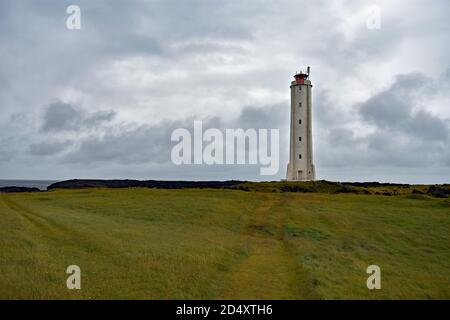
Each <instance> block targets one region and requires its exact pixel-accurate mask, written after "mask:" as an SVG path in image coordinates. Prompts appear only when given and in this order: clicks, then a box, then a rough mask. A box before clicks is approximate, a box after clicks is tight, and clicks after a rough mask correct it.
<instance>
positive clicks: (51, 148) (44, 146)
mask: <svg viewBox="0 0 450 320" xmlns="http://www.w3.org/2000/svg"><path fill="white" fill-rule="evenodd" d="M69 145H70V142H68V141H63V142H58V141H53V142H50V141H44V142H40V143H33V144H31V145H30V153H31V154H32V155H35V156H48V155H54V154H57V153H59V152H62V151H64V150H65V149H67V147H68V146H69Z"/></svg>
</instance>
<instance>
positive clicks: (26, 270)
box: [0, 184, 450, 299]
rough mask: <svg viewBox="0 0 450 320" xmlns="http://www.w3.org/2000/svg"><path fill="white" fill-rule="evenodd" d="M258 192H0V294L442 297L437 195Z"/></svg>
mask: <svg viewBox="0 0 450 320" xmlns="http://www.w3.org/2000/svg"><path fill="white" fill-rule="evenodd" d="M261 188H263V189H265V190H263V191H264V192H257V191H251V192H243V191H235V190H208V189H202V190H200V189H185V190H158V189H82V190H57V191H52V192H45V193H20V194H19V193H18V194H0V230H1V231H0V299H25V298H26V299H108V298H117V299H231V298H237V299H240V298H251V299H346V298H350V299H422V298H423V299H439V298H441V299H449V298H450V289H449V288H450V286H449V284H450V232H449V231H450V200H449V199H439V198H433V197H429V196H427V195H411V194H405V195H398V196H391V197H386V196H381V195H357V194H329V193H314V192H313V193H291V192H285V193H282V192H281V193H280V192H267V191H270V190H266V189H267V188H269V189H270V188H272V186H271V185H270V184H267V185H265V186H264V185H262V186H261ZM71 264H76V265H79V266H80V268H81V272H82V275H81V279H82V280H81V281H82V284H81V286H82V289H81V290H68V289H67V288H66V278H67V274H66V273H65V270H66V268H67V266H69V265H71ZM371 264H376V265H379V266H380V268H381V272H382V275H381V277H382V278H381V279H382V280H381V283H382V289H381V290H368V289H367V287H366V279H367V277H368V275H367V274H366V268H367V266H369V265H371Z"/></svg>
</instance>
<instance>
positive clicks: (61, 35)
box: [0, 0, 450, 183]
mask: <svg viewBox="0 0 450 320" xmlns="http://www.w3.org/2000/svg"><path fill="white" fill-rule="evenodd" d="M70 4H77V5H79V6H80V8H81V29H80V30H68V29H67V28H66V19H67V17H68V16H69V15H68V14H67V13H66V8H67V6H68V5H70ZM373 5H375V6H378V8H380V10H381V25H380V29H370V28H367V19H368V18H369V17H370V16H371V14H373V10H371V8H370V6H373ZM449 34H450V2H449V1H448V0H442V1H439V0H435V1H414V0H412V1H411V0H407V1H406V0H404V1H375V0H373V1H330V0H323V1H320V0H315V1H302V0H295V1H287V0H286V1H285V0H277V1H265V0H254V1H252V0H246V1H242V0H239V1H237V0H226V1H225V0H222V1H211V0H202V1H200V0H194V1H193V0H186V1H180V0H178V1H174V0H173V1H172V0H162V1H126V2H125V1H91V0H90V1H70V2H68V1H60V0H53V1H17V0H15V1H13V0H10V1H8V0H0V179H14V178H16V179H69V178H137V179H190V180H205V179H208V180H211V179H220V180H223V179H240V180H243V179H249V180H278V179H281V178H284V177H285V174H286V164H287V158H288V138H289V132H288V129H289V112H290V111H289V108H290V102H289V99H290V93H289V85H290V81H291V80H292V76H293V74H294V73H295V71H298V70H300V69H302V68H304V67H306V66H308V65H309V66H311V81H312V83H313V119H314V121H313V141H314V160H315V165H316V173H317V178H319V179H327V180H340V181H368V180H370V181H390V182H409V183H413V182H417V183H439V182H449V180H450V179H449V177H450V120H449V119H450V59H449V57H450V43H449V41H448V39H449ZM194 120H203V121H204V125H205V126H206V127H214V128H219V129H225V128H244V129H245V128H267V129H270V128H277V129H280V138H281V149H280V152H281V154H280V156H281V158H280V170H279V173H278V175H276V176H271V177H267V176H260V174H259V166H255V165H245V166H242V165H239V166H238V165H228V166H207V165H196V166H194V165H191V166H187V165H182V166H175V165H173V164H172V163H171V160H170V150H171V148H172V147H173V145H174V143H172V142H171V141H170V135H171V133H172V131H173V130H174V129H175V128H180V127H186V128H191V127H192V125H193V121H194Z"/></svg>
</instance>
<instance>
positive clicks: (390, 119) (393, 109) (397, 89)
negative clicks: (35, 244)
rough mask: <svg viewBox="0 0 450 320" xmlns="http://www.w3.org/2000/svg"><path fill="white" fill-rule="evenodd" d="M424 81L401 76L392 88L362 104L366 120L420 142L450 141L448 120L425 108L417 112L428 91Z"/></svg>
mask: <svg viewBox="0 0 450 320" xmlns="http://www.w3.org/2000/svg"><path fill="white" fill-rule="evenodd" d="M424 79H426V77H425V76H423V75H420V74H408V75H401V76H398V77H397V79H396V81H395V82H394V84H393V85H392V86H391V87H390V88H389V89H387V90H385V91H382V92H380V93H378V94H376V95H374V96H373V97H371V98H369V99H368V100H366V101H365V102H363V103H362V104H361V106H360V108H359V112H360V114H361V116H362V118H363V119H364V120H365V121H367V122H369V123H371V124H374V125H375V126H376V127H378V128H379V130H391V131H393V132H394V133H395V132H400V133H405V134H407V135H409V136H414V137H415V138H416V139H420V140H434V141H436V140H438V141H448V139H449V127H448V125H447V123H446V121H445V120H443V119H440V118H438V117H436V116H434V115H432V114H431V113H430V112H429V111H426V110H424V109H419V110H417V111H416V112H414V108H415V107H417V103H416V102H415V100H416V99H417V97H418V96H419V93H421V92H424V90H425V89H426V87H425V85H426V82H425V80H424ZM418 107H419V108H420V106H418Z"/></svg>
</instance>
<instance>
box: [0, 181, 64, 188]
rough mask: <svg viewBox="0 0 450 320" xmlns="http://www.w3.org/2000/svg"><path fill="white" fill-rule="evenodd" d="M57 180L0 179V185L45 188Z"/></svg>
mask: <svg viewBox="0 0 450 320" xmlns="http://www.w3.org/2000/svg"><path fill="white" fill-rule="evenodd" d="M55 182H58V181H57V180H0V188H1V187H28V188H38V189H41V190H46V189H47V187H48V186H49V185H51V184H53V183H55Z"/></svg>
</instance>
